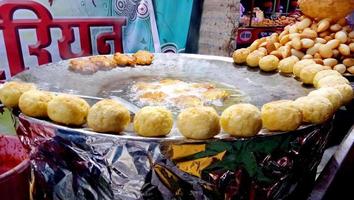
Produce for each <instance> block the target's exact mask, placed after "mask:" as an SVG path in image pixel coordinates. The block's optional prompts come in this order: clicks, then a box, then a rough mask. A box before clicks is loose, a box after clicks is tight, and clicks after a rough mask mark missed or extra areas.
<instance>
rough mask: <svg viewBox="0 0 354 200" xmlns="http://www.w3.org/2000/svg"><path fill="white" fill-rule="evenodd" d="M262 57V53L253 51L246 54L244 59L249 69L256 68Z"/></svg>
mask: <svg viewBox="0 0 354 200" xmlns="http://www.w3.org/2000/svg"><path fill="white" fill-rule="evenodd" d="M264 56H265V55H264V53H263V52H261V51H257V50H256V51H253V52H252V53H250V54H248V56H247V58H246V63H247V65H248V66H249V67H257V66H258V64H259V60H260V59H261V58H262V57H264Z"/></svg>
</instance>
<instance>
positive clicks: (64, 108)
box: [48, 94, 90, 126]
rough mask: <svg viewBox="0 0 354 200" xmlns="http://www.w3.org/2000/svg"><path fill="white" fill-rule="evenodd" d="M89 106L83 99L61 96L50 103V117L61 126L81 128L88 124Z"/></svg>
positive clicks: (66, 95)
mask: <svg viewBox="0 0 354 200" xmlns="http://www.w3.org/2000/svg"><path fill="white" fill-rule="evenodd" d="M89 109H90V106H89V104H88V103H87V102H86V101H85V100H84V99H82V98H80V97H77V96H73V95H68V94H61V95H58V96H55V97H54V98H53V99H52V100H51V101H49V103H48V117H49V118H50V119H51V120H53V121H54V122H57V123H59V124H64V125H69V126H81V125H83V124H85V123H86V118H87V114H88V111H89Z"/></svg>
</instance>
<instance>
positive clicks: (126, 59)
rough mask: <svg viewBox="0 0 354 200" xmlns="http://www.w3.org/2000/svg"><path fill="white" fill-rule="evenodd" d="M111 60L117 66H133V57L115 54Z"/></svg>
mask: <svg viewBox="0 0 354 200" xmlns="http://www.w3.org/2000/svg"><path fill="white" fill-rule="evenodd" d="M113 60H114V61H115V63H116V64H117V65H119V66H134V65H135V57H133V56H129V55H125V54H122V53H115V54H114V56H113Z"/></svg>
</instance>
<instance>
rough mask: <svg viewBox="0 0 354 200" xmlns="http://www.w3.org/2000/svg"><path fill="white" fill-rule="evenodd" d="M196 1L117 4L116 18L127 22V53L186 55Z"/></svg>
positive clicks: (114, 3)
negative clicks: (178, 53) (141, 51)
mask: <svg viewBox="0 0 354 200" xmlns="http://www.w3.org/2000/svg"><path fill="white" fill-rule="evenodd" d="M195 1H198V0H179V1H165V0H163V1H162V0H113V1H112V10H113V11H112V15H113V16H123V17H126V18H127V25H126V26H125V27H124V29H123V49H124V52H126V53H133V52H136V51H138V50H140V49H145V50H148V51H152V52H174V53H177V52H184V51H185V49H186V44H187V40H188V34H189V30H190V26H191V25H192V24H191V18H192V11H193V3H194V2H195ZM196 17H200V16H196Z"/></svg>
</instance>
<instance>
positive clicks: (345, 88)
mask: <svg viewBox="0 0 354 200" xmlns="http://www.w3.org/2000/svg"><path fill="white" fill-rule="evenodd" d="M333 88H336V89H337V90H338V91H339V92H340V93H341V94H342V97H343V99H342V101H343V104H347V103H349V102H351V101H352V100H353V95H354V94H353V88H352V87H351V86H350V85H348V84H341V85H335V86H333Z"/></svg>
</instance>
